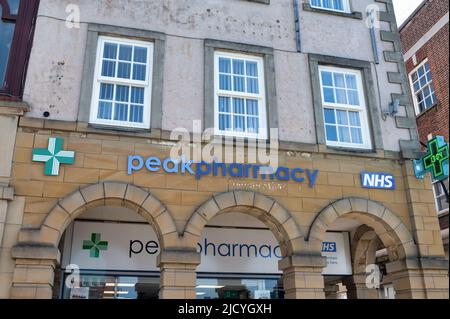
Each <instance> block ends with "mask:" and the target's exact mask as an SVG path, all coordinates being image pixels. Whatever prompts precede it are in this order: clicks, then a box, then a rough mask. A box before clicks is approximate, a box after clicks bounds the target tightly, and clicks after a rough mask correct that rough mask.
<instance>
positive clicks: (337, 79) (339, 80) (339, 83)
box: [334, 73, 345, 88]
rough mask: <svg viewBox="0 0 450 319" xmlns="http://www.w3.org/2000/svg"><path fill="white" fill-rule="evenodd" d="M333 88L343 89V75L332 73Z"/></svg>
mask: <svg viewBox="0 0 450 319" xmlns="http://www.w3.org/2000/svg"><path fill="white" fill-rule="evenodd" d="M334 86H336V87H339V88H345V79H344V74H341V73H334Z"/></svg>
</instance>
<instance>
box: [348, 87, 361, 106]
mask: <svg viewBox="0 0 450 319" xmlns="http://www.w3.org/2000/svg"><path fill="white" fill-rule="evenodd" d="M347 94H348V104H350V105H359V95H358V91H353V90H348V91H347Z"/></svg>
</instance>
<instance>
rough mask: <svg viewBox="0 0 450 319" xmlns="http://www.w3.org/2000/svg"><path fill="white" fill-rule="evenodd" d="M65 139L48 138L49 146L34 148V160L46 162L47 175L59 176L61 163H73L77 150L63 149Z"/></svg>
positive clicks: (45, 171)
mask: <svg viewBox="0 0 450 319" xmlns="http://www.w3.org/2000/svg"><path fill="white" fill-rule="evenodd" d="M63 142H64V140H63V139H62V138H60V137H51V138H49V139H48V148H35V149H34V150H33V162H44V163H45V170H44V173H45V175H48V176H58V175H59V165H60V164H73V163H74V162H75V152H72V151H63V150H62V146H63Z"/></svg>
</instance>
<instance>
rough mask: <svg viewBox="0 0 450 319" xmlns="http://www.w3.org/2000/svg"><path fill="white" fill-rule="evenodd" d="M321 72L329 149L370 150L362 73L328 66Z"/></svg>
mask: <svg viewBox="0 0 450 319" xmlns="http://www.w3.org/2000/svg"><path fill="white" fill-rule="evenodd" d="M319 72H320V85H321V92H322V104H323V117H324V123H325V137H326V141H327V145H329V146H338V147H346V148H360V149H370V148H371V147H372V145H371V140H370V134H369V125H368V116H367V111H366V103H365V97H364V92H363V84H362V79H361V72H359V71H355V70H350V69H341V68H335V67H325V66H321V67H320V68H319Z"/></svg>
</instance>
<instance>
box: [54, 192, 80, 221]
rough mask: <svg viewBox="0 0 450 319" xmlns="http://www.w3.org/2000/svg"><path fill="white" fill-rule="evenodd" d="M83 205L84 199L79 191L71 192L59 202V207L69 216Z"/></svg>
mask: <svg viewBox="0 0 450 319" xmlns="http://www.w3.org/2000/svg"><path fill="white" fill-rule="evenodd" d="M85 204H86V201H85V200H84V197H83V195H82V194H81V192H80V190H77V191H75V192H73V193H72V194H70V195H69V196H67V197H65V198H64V199H62V200H61V201H60V202H59V206H61V207H62V208H64V209H65V210H66V211H67V213H68V214H70V215H71V214H72V213H74V212H75V211H76V210H78V209H79V208H80V207H83V206H84V205H85Z"/></svg>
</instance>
